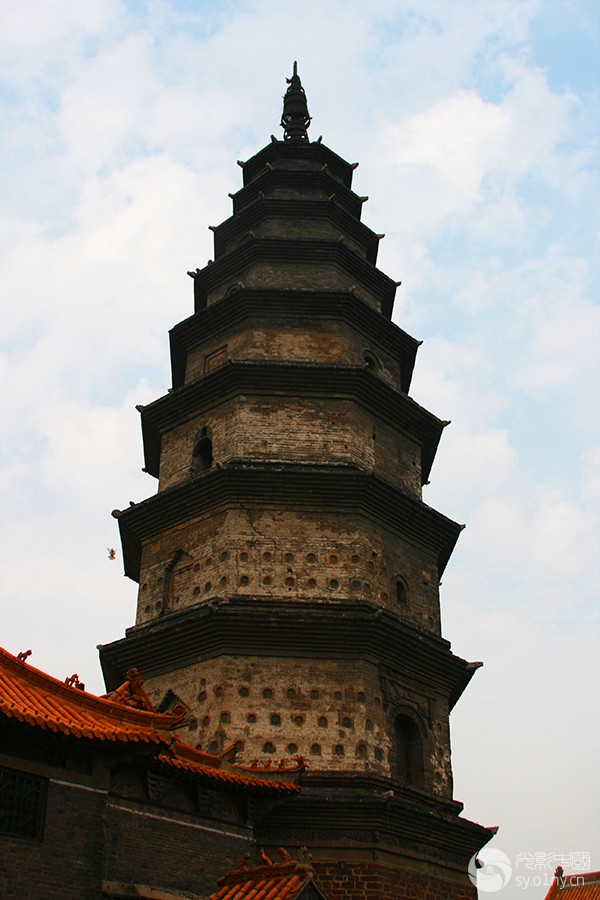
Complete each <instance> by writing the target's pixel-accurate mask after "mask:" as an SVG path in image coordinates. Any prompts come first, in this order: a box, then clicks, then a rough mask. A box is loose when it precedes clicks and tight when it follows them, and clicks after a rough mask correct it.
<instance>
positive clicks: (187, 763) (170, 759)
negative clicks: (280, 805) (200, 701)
mask: <svg viewBox="0 0 600 900" xmlns="http://www.w3.org/2000/svg"><path fill="white" fill-rule="evenodd" d="M180 747H181V745H180V743H179V742H177V743H175V744H172V745H171V748H170V749H171V751H173V752H174V754H175V755H174V756H169V755H168V754H164V753H161V754H160V755H159V756H157V757H156V761H157V762H158V763H159V764H161V765H166V766H170V767H171V768H175V769H177V770H179V771H180V772H185V773H187V774H189V775H194V776H198V775H200V776H204V777H206V778H210V779H212V780H213V781H221V782H224V783H227V784H235V785H238V786H239V787H246V788H250V789H254V788H256V789H260V790H261V791H268V792H270V793H279V794H296V793H298V792H299V791H300V788H299V787H298V785H296V784H291V783H289V782H286V781H272V780H271V779H268V778H257V777H252V776H251V775H248V774H246V773H245V772H239V773H238V772H232V771H229V770H227V769H222V768H219V767H218V766H214V765H211V764H210V763H209V764H206V763H201V762H195V761H192V760H189V759H185V758H181V757H180V756H179V750H180Z"/></svg>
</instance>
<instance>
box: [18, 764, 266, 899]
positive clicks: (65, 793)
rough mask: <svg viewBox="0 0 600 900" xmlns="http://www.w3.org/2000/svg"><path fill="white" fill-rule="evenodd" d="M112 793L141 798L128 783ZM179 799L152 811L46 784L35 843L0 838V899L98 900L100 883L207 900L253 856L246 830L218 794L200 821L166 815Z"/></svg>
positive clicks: (173, 796) (143, 804)
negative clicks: (151, 888) (228, 874)
mask: <svg viewBox="0 0 600 900" xmlns="http://www.w3.org/2000/svg"><path fill="white" fill-rule="evenodd" d="M27 768H28V770H29V771H31V770H32V766H31V765H30V764H29V765H28V766H27ZM46 770H47V767H46ZM69 779H70V776H69V773H68V772H62V773H61V779H60V780H61V781H63V782H69ZM119 789H120V792H121V795H122V794H123V793H132V792H133V793H137V794H140V795H141V794H142V793H143V792H142V791H141V785H140V783H139V781H138V782H136V779H135V778H129V777H125V778H122V779H121V781H120V784H119ZM182 800H183V805H184V806H185V805H187V804H186V802H185V800H184V798H183V794H181V795H180V794H179V793H178V789H177V785H175V786H174V787H172V788H171V791H170V794H169V795H168V797H167V798H166V801H167V802H166V805H165V804H163V805H161V806H158V805H154V804H152V803H149V802H147V801H144V800H140V799H138V800H132V799H127V798H126V797H124V796H116V795H112V796H111V795H109V794H107V793H106V791H104V790H99V789H98V788H94V787H93V785H91V784H88V785H84V786H74V785H72V784H69V783H57V781H54V780H50V781H49V784H48V793H47V804H46V815H45V823H44V829H43V834H42V839H41V840H30V839H22V838H9V837H6V836H3V835H2V836H0V897H1V898H2V900H23V898H25V897H27V898H29V897H32V898H33V897H36V898H47V900H55V898H59V897H60V898H61V900H99V898H100V897H105V896H106V894H104V893H103V892H102V883H103V882H104V881H108V882H116V883H123V884H129V885H133V884H142V885H151V886H154V887H155V888H165V889H167V890H172V891H179V892H184V891H186V890H187V891H190V892H192V893H194V894H196V895H206V896H208V894H209V893H210V892H211V891H212V890H214V887H215V883H216V880H217V878H219V877H220V876H221V875H223V874H224V873H225V872H226V871H227V870H228V869H229V868H231V867H232V865H233V864H234V863H235V862H237V861H238V860H239V859H240V858H241V856H242V855H243V854H244V853H246V852H251V853H253V854H254V851H255V844H254V840H253V836H252V831H251V829H249V828H247V827H243V826H242V825H241V824H239V822H236V821H235V819H236V816H235V814H234V813H233V810H234V807H233V806H232V804H231V802H230V801H227V798H226V797H225V796H224V795H222V796H221V798H220V805H219V798H217V801H218V802H217V805H216V806H213V804H212V803H211V805H210V809H209V810H208V811H207V813H206V814H205V815H202V814H191V813H190V812H188V813H187V814H186V813H185V812H181V811H177V810H174V809H173V808H172V807H173V805H177V804H178V803H180V801H182Z"/></svg>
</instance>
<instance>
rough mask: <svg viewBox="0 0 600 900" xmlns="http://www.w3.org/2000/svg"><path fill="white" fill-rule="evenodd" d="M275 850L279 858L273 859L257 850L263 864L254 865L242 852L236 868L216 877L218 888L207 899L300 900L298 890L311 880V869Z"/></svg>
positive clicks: (300, 891)
mask: <svg viewBox="0 0 600 900" xmlns="http://www.w3.org/2000/svg"><path fill="white" fill-rule="evenodd" d="M278 853H279V856H280V858H281V862H278V863H273V862H271V861H270V860H269V859H268V858H267V857H266V856H265V854H264V853H263V852H262V851H261V859H262V860H263V865H260V866H254V867H251V866H249V865H248V859H249V855H248V854H246V856H244V857H243V858H242V861H241V862H240V864H239V867H238V868H237V869H233V870H232V871H231V872H229V874H228V875H225V877H224V878H220V879H219V881H218V882H217V884H218V885H219V890H218V891H217V892H216V893H214V894H211V895H210V898H209V900H297V898H298V900H300V895H301V894H302V891H303V890H304V889H305V888H306V887H308V885H309V884H311V883H312V882H313V872H312V869H311V868H310V866H308V865H306V864H305V863H298V862H296V861H295V860H293V859H290V856H289V854H288V853H286V851H285V850H283V849H280V850H278ZM313 887H314V885H313ZM315 890H316V888H315ZM318 893H319V896H323V895H322V894H321V892H320V891H319V892H318Z"/></svg>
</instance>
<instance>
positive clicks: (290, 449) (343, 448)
mask: <svg viewBox="0 0 600 900" xmlns="http://www.w3.org/2000/svg"><path fill="white" fill-rule="evenodd" d="M202 429H210V434H211V436H212V452H213V464H214V465H227V463H228V462H229V461H230V460H235V459H240V458H244V459H251V460H255V461H257V462H286V463H303V464H308V463H326V464H332V463H343V464H346V465H356V466H360V468H361V469H364V470H366V471H369V472H374V473H375V474H377V475H379V476H380V477H382V478H385V479H386V480H387V481H389V482H390V483H392V484H395V485H398V486H399V487H401V488H402V489H403V490H405V491H407V492H409V493H411V494H413V495H414V496H416V497H419V498H420V497H421V468H420V462H421V455H420V449H419V447H418V445H417V444H416V443H415V442H414V441H413V440H411V439H410V438H408V437H406V436H405V435H404V434H402V432H401V431H399V430H398V429H397V428H393V427H392V426H390V425H389V424H388V423H387V422H383V421H382V420H381V419H379V418H378V417H377V416H375V415H373V414H372V413H370V412H368V411H367V410H366V409H365V408H364V407H362V406H360V405H359V404H357V403H355V402H353V401H351V400H346V399H337V398H335V397H332V398H331V399H325V398H311V397H304V398H301V397H298V398H296V397H280V396H276V397H274V396H272V395H271V396H254V395H250V396H244V395H240V396H238V397H236V398H235V399H233V400H230V401H228V402H226V403H223V404H221V405H219V406H218V407H215V408H213V409H211V410H210V411H209V412H207V413H205V414H200V415H198V416H195V417H193V418H192V419H189V420H188V421H187V422H185V423H183V424H182V425H179V426H178V427H176V428H173V429H172V430H171V431H169V432H168V433H166V434H165V435H164V436H163V439H162V447H161V459H160V490H164V489H165V488H168V487H172V486H173V485H174V484H179V483H181V482H182V481H185V480H186V479H188V478H189V477H190V475H191V474H192V471H191V469H192V454H193V451H194V447H195V445H196V442H197V441H198V440H199V437H200V434H201V431H202Z"/></svg>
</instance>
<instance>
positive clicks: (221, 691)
mask: <svg viewBox="0 0 600 900" xmlns="http://www.w3.org/2000/svg"><path fill="white" fill-rule="evenodd" d="M166 688H167V683H166V680H165V678H164V677H160V678H154V679H153V678H148V679H147V680H146V682H145V689H146V691H147V692H148V694H149V696H150V698H151V700H152V701H153V702H154V703H155V705H157V706H158V705H160V703H161V701H162V700H163V698H164V696H165V692H166V690H165V689H166ZM168 689H170V690H172V691H173V692H174V693H175V694H176V695H177V696H178V697H179V698H181V700H183V701H184V702H185V703H186V704H187V705H188V707H189V708H190V710H191V713H192V718H191V721H190V726H189V732H188V734H187V735H186V736H185V739H186V740H188V741H189V742H190V743H194V744H196V745H197V746H199V747H200V748H201V749H203V750H207V751H209V752H211V753H216V754H218V753H221V752H222V751H223V749H224V748H226V747H228V746H230V745H231V744H232V743H233V742H234V741H235V742H238V743H239V748H240V749H239V753H238V756H237V759H236V761H237V762H239V763H242V764H246V765H250V764H251V763H252V762H253V760H254V759H259V760H261V761H262V762H266V761H267V760H271V761H272V764H273V765H278V763H279V761H280V760H281V759H284V760H286V761H287V764H291V763H292V762H293V759H294V757H295V756H296V755H301V756H303V757H305V759H306V762H307V764H308V766H309V769H310V770H311V771H312V770H316V771H342V772H348V771H352V772H364V773H371V774H375V775H380V776H383V777H387V778H395V764H396V758H395V751H396V748H395V738H394V719H395V711H396V708H397V706H396V705H395V703H394V701H393V700H392V701H391V702H390V703H389V704H388V703H386V701H385V697H384V695H383V691H382V682H381V680H380V677H379V669H378V667H377V666H375V665H373V664H370V663H367V662H366V661H364V660H317V659H314V660H299V659H280V658H269V657H262V656H261V657H254V658H253V657H245V658H243V659H242V658H238V657H220V658H217V659H211V660H208V661H206V662H199V663H197V664H195V665H193V666H187V667H186V668H185V669H179V670H177V671H175V672H172V673H171V674H170V675H169V676H168ZM400 691H401V695H402V701H401V702H402V705H403V707H404V708H405V709H409V710H412V711H413V712H414V715H415V717H417V718H418V717H420V718H421V719H422V721H423V722H424V723H425V722H426V716H427V715H428V714H429V705H428V698H427V696H426V695H425V694H423V692H422V690H415V689H414V688H413V686H412V685H408V684H406V683H405V684H403V685H400ZM431 713H432V715H433V722H432V725H431V727H429V726H427V725H425V736H424V740H423V757H424V778H425V782H424V784H423V787H424V789H425V790H428V791H431V792H432V793H433V794H435V795H437V796H444V797H448V798H449V797H451V795H452V783H451V770H450V755H449V750H448V747H449V733H448V708H447V704H446V703H445V702H444V700H443V698H440V697H433V705H432V708H431Z"/></svg>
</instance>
